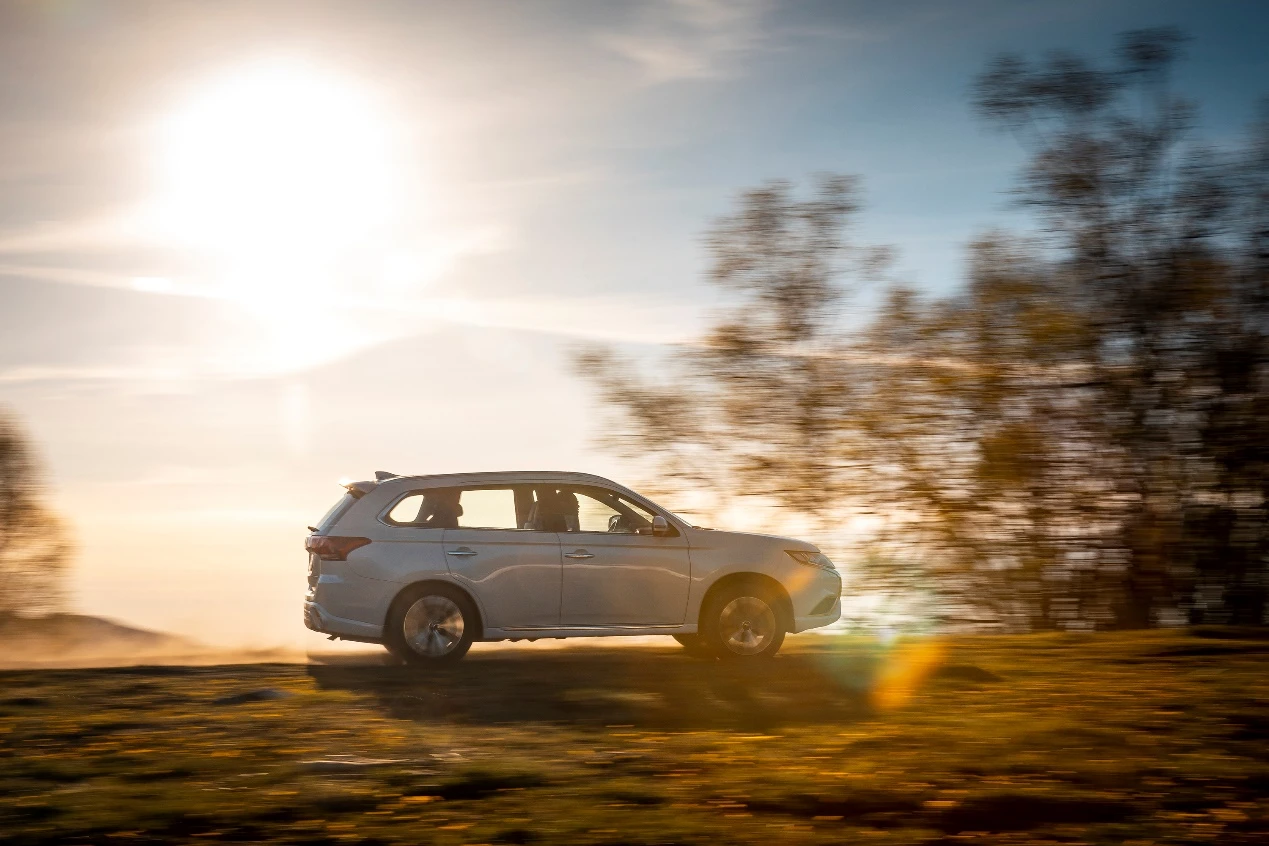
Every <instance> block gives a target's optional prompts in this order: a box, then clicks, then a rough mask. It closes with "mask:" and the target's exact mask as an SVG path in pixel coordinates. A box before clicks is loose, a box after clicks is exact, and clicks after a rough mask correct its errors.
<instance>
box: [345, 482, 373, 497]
mask: <svg viewBox="0 0 1269 846" xmlns="http://www.w3.org/2000/svg"><path fill="white" fill-rule="evenodd" d="M340 484H341V485H343V486H344V488H345V489H347V491H348V492H349V493H350V494H352V495H353V498H355V499H361V498H362V497H363V496H365V495H366V494H368V493H370V492H371V491H373V490H374V489H375V488H377V487H378V486H379V483H378V482H349V481H342V482H340Z"/></svg>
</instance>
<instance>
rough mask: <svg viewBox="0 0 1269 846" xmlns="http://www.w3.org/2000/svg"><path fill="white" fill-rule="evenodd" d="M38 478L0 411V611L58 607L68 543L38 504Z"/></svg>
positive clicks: (25, 611) (15, 430)
mask: <svg viewBox="0 0 1269 846" xmlns="http://www.w3.org/2000/svg"><path fill="white" fill-rule="evenodd" d="M42 488H43V480H42V479H41V477H40V473H39V469H38V467H37V465H36V462H35V459H34V457H33V456H32V455H31V450H30V447H29V445H28V443H27V441H26V439H25V438H24V436H23V434H22V432H21V431H20V430H19V428H18V426H17V423H16V422H15V421H14V420H13V419H12V418H11V417H9V416H7V415H5V414H4V413H3V412H0V615H13V614H20V615H24V616H34V615H39V614H45V613H49V612H51V611H55V610H57V609H58V608H59V607H60V605H61V601H62V577H63V574H64V572H65V569H66V565H67V562H68V560H69V557H70V543H69V542H68V540H67V538H66V533H65V531H64V529H63V527H62V524H61V522H60V521H59V520H58V519H57V518H56V516H55V515H53V514H52V513H51V512H49V511H48V510H47V509H46V508H45V507H44V505H43V504H42V502H41V493H42Z"/></svg>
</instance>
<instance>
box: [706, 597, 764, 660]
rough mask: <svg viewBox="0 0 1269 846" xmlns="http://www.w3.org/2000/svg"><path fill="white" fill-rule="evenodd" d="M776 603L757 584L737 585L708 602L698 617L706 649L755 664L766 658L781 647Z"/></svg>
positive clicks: (722, 655)
mask: <svg viewBox="0 0 1269 846" xmlns="http://www.w3.org/2000/svg"><path fill="white" fill-rule="evenodd" d="M779 608H780V601H779V598H778V597H777V596H776V593H775V591H774V590H772V589H771V588H769V587H767V586H766V585H763V584H762V583H760V582H738V583H735V584H732V585H728V586H727V587H724V588H723V589H722V590H720V591H718V592H717V593H715V594H714V595H713V596H711V597H710V598H709V600H708V601H707V602H706V605H705V613H704V614H702V615H701V622H702V632H703V634H704V641H705V643H706V645H707V646H708V647H709V648H710V649H711V650H712V651H713V652H714V653H715V654H717V655H718V657H720V658H723V659H730V660H740V661H756V660H762V659H764V658H770V657H772V656H773V655H775V654H776V653H777V652H778V651H780V646H781V644H783V643H784V635H785V625H784V622H783V621H782V620H781V615H780V611H779Z"/></svg>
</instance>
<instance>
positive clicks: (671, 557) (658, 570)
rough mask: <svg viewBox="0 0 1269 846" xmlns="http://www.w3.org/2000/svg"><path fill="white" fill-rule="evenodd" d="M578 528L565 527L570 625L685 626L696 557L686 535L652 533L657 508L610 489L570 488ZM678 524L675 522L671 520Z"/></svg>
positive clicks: (565, 620) (565, 615) (565, 616)
mask: <svg viewBox="0 0 1269 846" xmlns="http://www.w3.org/2000/svg"><path fill="white" fill-rule="evenodd" d="M568 491H569V492H570V493H572V494H574V495H575V496H576V497H577V505H578V513H577V527H578V531H569V532H566V533H561V534H560V542H561V544H562V546H561V549H562V551H563V562H564V566H563V585H564V590H563V599H562V602H561V621H562V624H563V625H565V626H580V627H609V626H612V627H622V626H626V627H636V626H677V625H682V623H683V620H684V618H685V616H686V614H687V592H688V586H689V583H690V581H691V578H690V577H691V564H690V561H689V558H688V546H687V541H686V539H685V538H684V537H683V536H682V535H681V534H679V533H678V532H677V530H674V532H675V535H674V536H673V537H654V536H653V535H652V534H651V522H652V517H653V514H652V513H651V512H650V511H648V510H647V509H646V508H644V507H642V506H640V505H637V504H635V503H633V502H631V501H630V500H628V499H626V498H624V497H622V496H620V495H619V494H616V493H614V492H612V491H607V490H604V489H602V488H592V487H570V488H568ZM671 525H673V524H671Z"/></svg>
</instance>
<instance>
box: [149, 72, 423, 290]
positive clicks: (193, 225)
mask: <svg viewBox="0 0 1269 846" xmlns="http://www.w3.org/2000/svg"><path fill="white" fill-rule="evenodd" d="M158 140H159V149H158V155H157V166H158V172H157V177H158V203H157V206H156V208H155V211H156V218H157V221H158V225H159V228H160V230H161V232H162V235H163V237H164V239H165V240H166V241H168V242H169V243H171V244H174V245H180V246H182V247H189V248H193V249H196V250H199V251H200V252H205V253H206V254H207V255H208V257H209V258H210V259H212V260H213V261H214V262H215V263H216V264H218V265H220V270H221V272H222V273H223V274H224V275H225V278H224V279H222V280H220V282H221V284H223V285H225V286H226V287H227V291H226V293H228V294H229V295H230V296H234V297H235V298H238V299H242V300H244V301H248V302H251V301H255V302H257V303H260V302H267V301H269V300H277V299H287V298H290V296H291V295H294V294H297V293H300V290H301V289H302V290H304V291H306V292H312V293H315V291H313V287H314V284H315V283H316V284H317V287H319V288H320V287H321V280H320V279H318V278H315V274H316V275H317V276H320V275H322V274H323V273H329V272H330V270H331V268H332V264H333V263H334V262H335V261H336V260H337V259H338V258H339V256H340V255H341V254H342V253H346V252H348V251H350V250H356V249H358V248H365V247H373V246H374V245H375V244H376V243H377V242H382V241H383V240H384V239H385V238H386V237H387V235H386V232H387V230H388V229H389V228H390V226H391V224H392V222H393V219H394V216H395V215H396V213H397V212H398V210H399V209H398V206H399V200H400V197H399V186H400V185H401V182H402V179H401V174H400V172H399V168H398V167H397V165H396V159H397V157H396V156H394V150H393V149H392V148H393V144H392V132H391V127H390V125H389V121H388V120H387V119H386V117H385V116H384V114H383V113H382V111H381V109H380V108H379V104H378V103H376V101H375V100H374V99H373V98H372V97H371V96H370V95H369V93H368V92H367V91H365V90H363V89H362V88H360V87H359V86H358V85H357V84H356V83H355V82H354V81H351V80H348V79H345V78H342V77H340V76H338V75H336V74H332V73H329V72H326V71H324V70H322V69H320V68H315V67H312V66H309V65H306V64H302V63H297V62H287V61H277V60H275V61H269V62H260V63H256V64H252V65H248V66H246V67H242V68H239V69H237V70H235V71H233V72H230V73H227V74H224V75H222V76H220V77H218V78H214V79H213V80H212V81H211V82H210V83H209V84H206V85H204V86H203V87H201V88H199V89H197V90H196V91H195V92H194V93H193V94H192V95H191V96H190V98H189V99H188V100H187V101H186V102H185V103H184V104H182V105H180V106H179V107H178V108H177V109H176V110H175V111H174V112H173V113H171V114H170V115H169V116H168V117H167V119H166V120H164V121H163V122H162V123H161V125H160V128H159V138H158Z"/></svg>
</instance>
